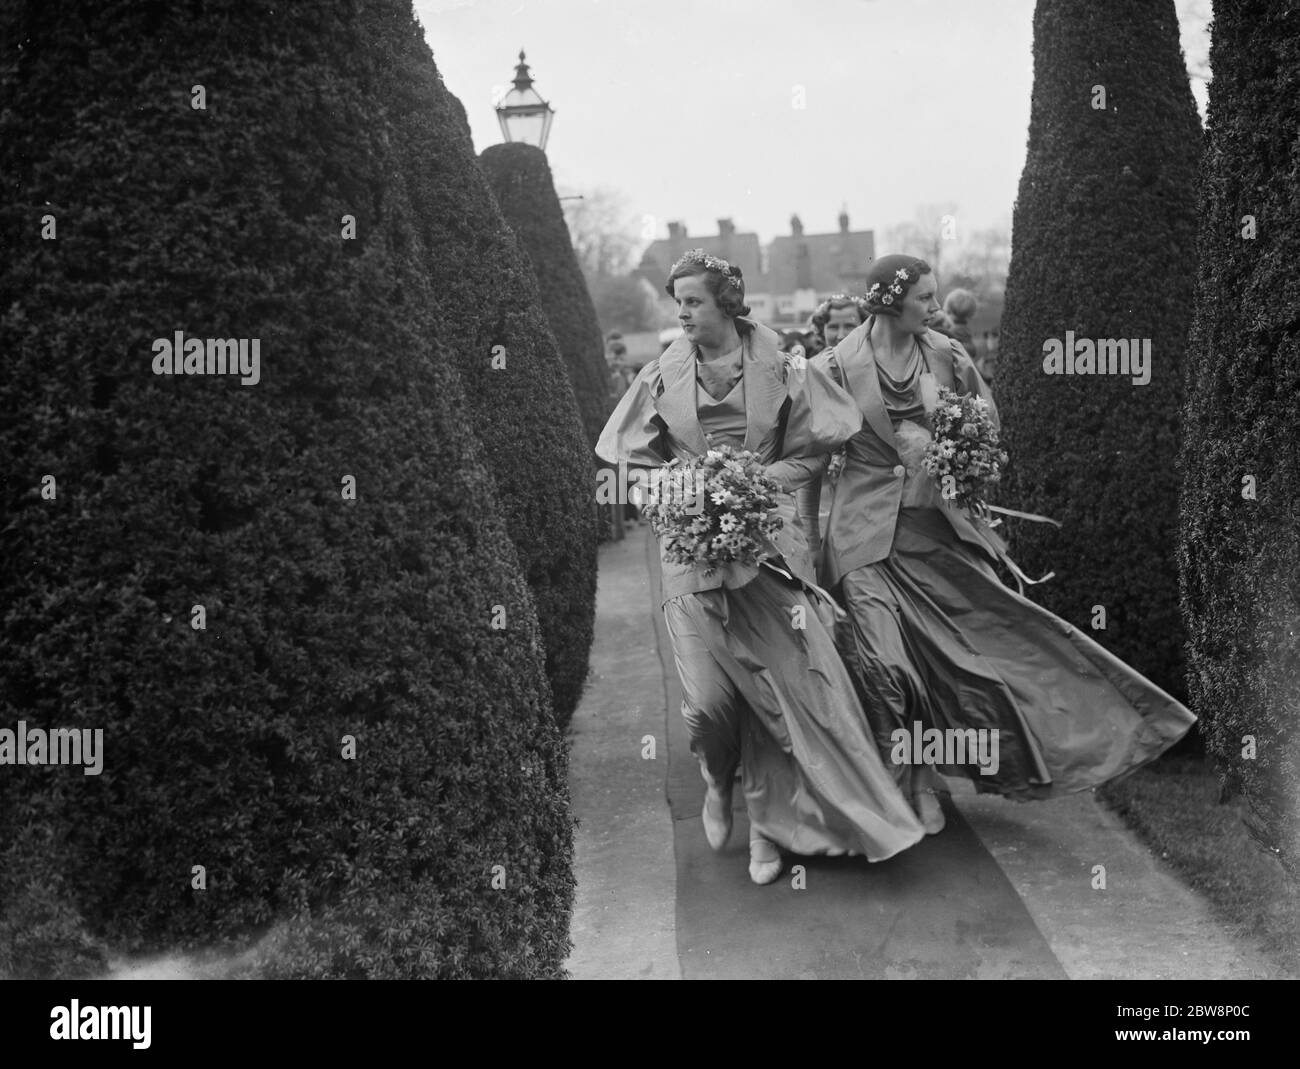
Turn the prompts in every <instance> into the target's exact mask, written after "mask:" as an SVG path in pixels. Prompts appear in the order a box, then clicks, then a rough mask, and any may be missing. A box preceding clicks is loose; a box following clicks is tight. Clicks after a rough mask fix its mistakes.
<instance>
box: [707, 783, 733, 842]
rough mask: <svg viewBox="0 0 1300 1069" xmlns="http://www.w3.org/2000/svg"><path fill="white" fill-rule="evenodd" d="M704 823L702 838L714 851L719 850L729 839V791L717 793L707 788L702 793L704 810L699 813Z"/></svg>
mask: <svg viewBox="0 0 1300 1069" xmlns="http://www.w3.org/2000/svg"><path fill="white" fill-rule="evenodd" d="M700 820H701V821H703V823H704V837H705V838H706V839H708V840H709V845H710V846H711V847H713V849H714V850H721V849H722V848H723V847H724V846H726V845H727V840H728V839H730V838H731V791H730V790H727V791H725V792H724V791H717V790H714V789H713V788H712V787H709V788H708V789H707V790H706V791H705V792H704V810H703V812H702V813H700Z"/></svg>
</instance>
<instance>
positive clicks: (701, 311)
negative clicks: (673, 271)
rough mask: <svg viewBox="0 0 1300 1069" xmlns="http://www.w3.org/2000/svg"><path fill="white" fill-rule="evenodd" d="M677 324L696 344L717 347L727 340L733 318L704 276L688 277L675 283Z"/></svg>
mask: <svg viewBox="0 0 1300 1069" xmlns="http://www.w3.org/2000/svg"><path fill="white" fill-rule="evenodd" d="M673 294H674V295H675V299H676V301H677V321H678V322H679V323H681V325H682V331H683V333H684V334H685V335H686V336H687V337H688V338H690V339H691V341H693V342H695V344H696V345H704V346H717V345H721V344H722V343H723V342H725V341H726V339H727V336H728V335H727V327H728V326H730V325H731V317H730V316H728V315H727V314H726V313H725V312H723V310H722V309H721V308H719V307H718V302H717V301H715V300H714V299H713V294H712V293H710V292H709V287H708V286H707V285H705V283H704V276H703V275H687V276H685V277H684V278H679V279H677V281H676V282H674V283H673Z"/></svg>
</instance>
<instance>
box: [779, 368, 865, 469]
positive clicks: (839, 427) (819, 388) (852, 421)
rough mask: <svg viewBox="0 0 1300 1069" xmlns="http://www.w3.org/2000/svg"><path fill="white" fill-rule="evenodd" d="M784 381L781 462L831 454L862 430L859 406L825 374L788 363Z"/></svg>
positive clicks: (817, 369)
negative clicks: (786, 401) (787, 403)
mask: <svg viewBox="0 0 1300 1069" xmlns="http://www.w3.org/2000/svg"><path fill="white" fill-rule="evenodd" d="M828 366H833V365H829V364H828ZM785 381H786V390H787V391H788V395H789V399H790V408H789V411H788V413H787V415H786V423H785V434H784V437H783V439H782V447H781V459H788V458H790V457H810V456H820V455H821V454H823V453H832V452H834V451H835V450H836V449H838V448H839V447H840V446H842V445H843V444H844V443H845V442H847V441H848V440H849V439H850V438H852V437H853V436H854V435H855V434H857V433H858V431H860V430H861V429H862V411H861V410H860V409H859V408H858V403H857V402H856V401H855V400H853V398H852V397H851V396H850V395H849V394H848V393H846V392H845V391H844V390H842V389H840V387H839V386H837V385H836V384H835V381H834V380H833V379H832V378H831V376H830V375H829V374H828V373H827V372H825V371H822V370H821V369H820V368H817V367H814V366H813V365H811V364H809V363H808V362H807V361H806V360H800V361H797V362H796V361H793V360H787V362H786V380H785Z"/></svg>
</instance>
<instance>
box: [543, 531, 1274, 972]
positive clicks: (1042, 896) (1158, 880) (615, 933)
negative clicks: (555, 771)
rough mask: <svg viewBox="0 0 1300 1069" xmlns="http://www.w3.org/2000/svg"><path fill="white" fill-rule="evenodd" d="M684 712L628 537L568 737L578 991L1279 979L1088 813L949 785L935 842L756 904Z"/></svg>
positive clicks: (780, 889) (845, 864)
mask: <svg viewBox="0 0 1300 1069" xmlns="http://www.w3.org/2000/svg"><path fill="white" fill-rule="evenodd" d="M680 701H681V694H680V688H679V685H678V682H677V677H676V670H675V668H674V666H673V660H672V650H671V648H670V647H669V645H668V639H667V635H666V634H665V633H664V632H663V629H662V614H661V613H660V612H659V595H658V561H657V557H656V555H655V550H654V543H653V541H652V540H651V538H650V536H649V531H648V529H647V528H645V527H633V528H632V529H631V530H630V531H629V537H628V538H626V539H625V540H623V541H621V542H613V543H608V544H606V545H604V546H602V548H601V557H600V584H599V592H598V604H597V619H596V643H595V647H594V649H593V652H592V662H591V676H590V678H589V680H588V683H587V689H586V691H585V692H584V696H583V700H582V703H581V705H580V706H579V708H578V710H577V712H576V713H575V715H574V718H573V728H572V734H573V752H572V758H571V762H570V775H571V784H572V792H573V804H574V810H575V815H576V816H577V818H578V821H579V825H578V831H577V857H576V871H577V880H578V895H577V901H576V905H575V910H574V917H573V927H572V938H573V942H574V951H573V954H572V955H571V956H570V958H569V961H568V968H569V971H570V974H571V975H572V976H573V977H574V978H575V979H634V978H659V979H668V978H688V979H689V978H728V977H752V978H788V979H818V978H821V979H830V978H858V977H862V978H878V979H922V978H934V979H939V978H965V979H993V978H1026V979H1027V978H1033V979H1103V978H1104V979H1126V978H1132V979H1202V978H1215V979H1248V978H1263V977H1270V976H1272V975H1274V973H1275V969H1274V968H1273V967H1272V965H1271V964H1270V963H1269V962H1268V961H1266V960H1264V959H1263V958H1262V957H1260V956H1259V955H1257V954H1256V953H1255V952H1254V951H1253V950H1251V949H1250V948H1247V947H1244V946H1242V945H1240V944H1239V943H1237V942H1236V941H1234V940H1233V939H1232V938H1231V937H1230V935H1229V934H1228V933H1227V932H1226V931H1225V930H1224V929H1223V927H1222V926H1221V925H1220V924H1219V923H1218V922H1217V921H1216V920H1215V919H1214V918H1213V917H1212V916H1211V914H1210V911H1209V908H1208V906H1207V905H1206V904H1205V903H1204V902H1203V901H1202V900H1201V899H1200V898H1199V897H1198V896H1197V895H1196V894H1194V893H1193V892H1192V891H1191V890H1189V889H1188V888H1187V887H1186V886H1184V885H1183V884H1182V883H1181V882H1180V881H1179V880H1178V878H1177V877H1176V876H1175V875H1174V874H1173V873H1172V871H1170V870H1168V869H1166V868H1165V867H1163V866H1162V865H1160V864H1159V863H1158V862H1157V861H1156V860H1155V859H1154V858H1152V856H1151V854H1150V853H1149V851H1148V850H1147V849H1146V848H1145V847H1144V846H1142V845H1141V843H1139V842H1138V841H1137V839H1136V838H1135V837H1134V836H1133V835H1132V833H1131V832H1129V831H1128V830H1127V829H1126V828H1125V827H1124V826H1123V825H1122V823H1121V822H1120V821H1119V819H1118V818H1117V817H1116V816H1114V815H1113V814H1112V813H1110V812H1109V811H1108V810H1107V809H1106V808H1105V807H1104V806H1102V805H1101V804H1100V803H1099V802H1097V801H1096V799H1095V798H1094V797H1093V796H1092V794H1091V793H1084V794H1080V795H1074V796H1072V797H1069V798H1064V799H1060V800H1056V801H1051V802H1039V803H1027V804H1023V805H1018V804H1016V803H1013V802H1008V801H1006V800H1004V799H1002V798H997V797H990V796H983V795H976V794H975V792H974V788H973V787H972V786H971V785H970V784H968V783H966V782H965V781H958V780H950V781H949V783H950V785H951V787H952V790H953V796H952V801H951V802H950V803H948V804H946V805H945V811H946V813H947V816H948V826H947V828H945V830H944V831H943V832H942V833H941V834H939V835H937V836H932V837H929V838H927V839H926V840H925V841H924V842H923V843H921V844H919V845H918V846H916V847H914V848H913V849H911V850H909V851H906V852H905V853H903V854H901V855H899V856H898V857H895V858H892V859H890V860H889V861H884V862H880V863H877V864H870V863H868V862H866V861H865V860H862V859H860V858H792V859H789V863H788V865H787V868H786V871H785V873H784V874H783V875H782V877H781V878H780V879H779V880H778V881H777V882H776V883H774V884H772V885H770V886H768V887H756V886H754V885H753V884H752V883H750V881H749V875H748V868H747V866H748V845H747V844H748V828H747V826H746V823H745V814H744V808H743V801H741V799H740V792H739V791H737V792H736V800H737V804H738V808H737V811H736V821H735V828H734V830H733V833H732V839H731V841H730V844H729V845H728V847H727V849H726V850H724V851H723V852H722V853H720V854H715V853H714V852H713V851H712V850H710V849H709V847H708V845H707V843H705V841H704V832H703V828H702V827H701V824H700V819H699V812H700V806H701V804H702V802H703V797H704V786H703V783H702V782H701V781H700V778H699V773H698V771H697V766H696V763H695V761H694V759H693V758H692V757H691V755H690V752H689V749H688V747H687V739H686V734H685V728H684V725H683V723H682V720H681V716H680V713H679V712H678V707H679V704H680ZM647 737H649V739H652V740H653V750H651V742H650V741H649V739H648V738H647ZM652 752H653V757H651V756H650V754H651V753H652ZM793 865H801V866H802V872H797V871H796V870H794V869H793V868H792V867H791V866H793ZM1097 866H1102V867H1103V868H1104V873H1105V887H1104V889H1103V888H1101V887H1094V884H1095V883H1097V882H1098V879H1097V875H1098V871H1099V870H1097V868H1096V867H1097Z"/></svg>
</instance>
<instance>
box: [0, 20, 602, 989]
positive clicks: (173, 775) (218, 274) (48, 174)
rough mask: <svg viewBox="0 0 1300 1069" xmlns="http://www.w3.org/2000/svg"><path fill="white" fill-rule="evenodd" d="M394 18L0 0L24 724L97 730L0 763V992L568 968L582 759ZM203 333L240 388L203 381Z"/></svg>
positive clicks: (7, 602) (7, 441)
mask: <svg viewBox="0 0 1300 1069" xmlns="http://www.w3.org/2000/svg"><path fill="white" fill-rule="evenodd" d="M376 10H377V9H375V8H370V9H368V11H369V12H370V13H371V14H370V15H367V16H366V17H365V18H363V17H362V15H360V14H359V13H358V6H357V5H356V4H354V3H351V2H349V0H329V2H326V3H322V4H317V5H312V6H310V7H309V8H301V9H299V8H295V7H294V6H293V5H289V6H285V5H281V4H276V5H274V6H272V5H269V4H263V3H247V2H245V0H202V2H199V0H188V2H178V3H174V4H169V5H164V4H147V5H141V4H138V3H135V2H132V0H119V2H114V3H111V4H108V5H103V6H101V8H100V9H98V10H97V11H96V12H95V14H94V18H93V20H92V19H90V17H89V16H88V15H87V13H86V9H85V6H84V5H82V4H78V3H74V2H71V0H30V2H28V3H24V4H10V5H6V6H5V7H4V8H3V12H2V13H0V38H3V39H4V40H5V41H6V42H11V43H12V44H13V50H12V51H11V52H10V54H9V55H8V56H7V57H6V61H5V64H6V65H5V66H4V67H3V69H2V70H0V175H3V176H4V183H5V184H4V188H3V197H2V198H0V236H2V237H3V246H4V248H5V255H4V258H3V260H0V349H2V350H3V351H4V352H5V354H6V360H5V366H4V371H3V378H2V379H0V413H3V422H0V473H3V479H4V483H3V502H2V505H3V515H4V520H5V522H4V524H3V525H2V526H0V560H3V561H5V562H6V565H5V567H4V569H3V571H0V606H3V620H2V627H3V630H2V631H0V728H5V729H10V730H13V729H14V728H15V727H16V725H17V724H18V722H19V721H21V722H23V725H24V727H25V729H26V730H29V731H30V730H33V729H39V730H50V729H55V728H81V729H86V730H88V731H94V730H102V732H103V747H102V757H103V766H102V770H101V771H100V774H98V775H83V774H82V772H81V770H80V769H77V768H45V767H31V766H28V767H11V766H5V768H4V772H3V775H0V812H2V813H3V814H4V819H3V821H0V972H5V973H9V974H13V975H37V974H39V975H52V974H73V975H76V974H78V973H84V972H86V971H92V970H93V967H94V966H95V964H96V957H97V955H100V954H102V951H103V948H104V947H107V948H110V949H113V950H118V951H137V950H139V951H143V950H157V949H162V948H164V947H169V946H172V945H175V944H177V943H179V944H180V945H182V946H199V945H208V944H213V943H218V944H220V943H227V942H236V941H242V940H245V939H248V938H251V937H253V936H254V935H256V934H258V933H260V932H263V931H266V930H267V929H268V928H271V929H272V931H273V933H275V938H273V939H272V940H270V942H269V944H268V945H269V946H270V947H271V948H272V956H271V958H270V960H269V961H268V962H267V965H266V967H267V969H268V970H269V971H270V972H272V973H273V974H276V975H296V976H335V977H338V976H348V977H434V976H443V977H460V976H519V977H522V976H556V975H559V974H560V972H561V971H562V962H563V960H564V958H565V957H566V954H567V950H568V937H567V931H568V913H569V909H570V907H571V902H572V890H573V878H572V873H571V864H570V863H571V823H570V819H569V816H568V806H567V787H566V784H565V767H564V764H565V752H564V743H563V740H562V738H561V737H560V735H559V732H558V731H557V727H556V723H555V719H554V715H553V712H552V710H551V707H550V694H549V686H548V684H547V680H546V677H545V675H544V670H543V663H542V655H541V646H540V639H539V631H538V626H537V620H536V617H535V614H534V610H533V603H532V598H531V595H530V593H529V590H528V587H527V584H526V582H525V580H524V576H523V574H522V571H521V567H520V560H519V558H518V556H517V554H516V552H515V549H514V546H513V543H512V542H511V540H510V539H509V538H508V536H507V534H506V531H505V529H504V523H503V518H502V516H503V512H502V509H501V508H500V507H499V503H498V501H497V499H496V496H495V483H494V481H493V479H492V478H491V476H490V475H489V472H488V470H487V468H486V466H485V463H484V455H483V450H482V447H481V444H480V442H479V441H478V439H477V438H476V436H475V433H474V428H473V425H472V423H471V422H470V420H469V419H467V418H466V412H467V410H468V406H467V404H466V399H465V396H464V391H463V388H462V385H461V383H460V382H459V379H458V376H457V373H456V372H455V370H454V366H453V360H452V358H451V357H450V355H449V354H448V353H447V351H446V348H445V343H444V341H443V340H442V339H441V338H440V336H439V323H438V320H437V318H436V316H435V314H434V311H435V298H436V296H437V294H436V290H435V285H436V281H435V280H434V279H433V278H431V276H430V274H429V263H430V257H429V256H428V254H427V252H426V250H425V249H424V248H423V246H422V237H421V233H420V230H421V228H420V227H419V226H417V225H416V215H415V213H414V210H413V206H412V203H411V196H410V193H409V191H408V189H407V188H406V182H405V180H404V178H403V175H402V171H401V165H402V160H401V158H400V157H399V155H398V154H397V152H396V151H395V148H394V146H395V143H396V141H397V140H398V136H399V132H398V131H397V130H396V128H395V127H394V126H393V125H392V124H391V122H390V121H389V119H388V117H387V114H386V108H385V106H384V102H383V101H382V99H381V98H380V97H379V96H378V95H377V94H376V92H375V86H376V85H378V84H379V83H380V81H381V79H382V77H383V72H385V71H386V69H387V67H388V57H387V56H386V55H384V54H382V53H380V52H377V51H376V50H375V48H374V47H373V44H372V41H373V36H372V31H373V28H374V27H373V22H372V20H371V16H372V15H373V13H374V12H375V11H376ZM386 14H387V16H388V17H389V18H390V19H391V20H393V25H394V26H396V27H398V28H399V29H400V30H401V31H404V32H408V33H409V32H411V31H412V29H413V27H414V22H413V18H412V15H411V11H410V7H409V4H403V5H392V6H391V7H389V8H388V9H387V10H386ZM471 177H472V180H473V181H474V182H475V183H476V185H475V186H474V189H475V191H476V192H475V193H473V194H471V196H472V197H473V196H478V195H480V194H479V193H478V192H477V191H478V190H480V189H481V179H480V178H479V177H478V176H477V174H472V176H471ZM445 203H446V207H447V210H449V211H450V210H452V209H453V207H454V204H455V191H454V190H450V191H448V193H447V200H446V202H445ZM496 225H497V227H498V228H503V227H504V223H502V222H500V221H499V220H498V221H497V223H496ZM497 255H498V252H497V250H495V249H488V250H485V252H484V253H483V257H484V260H485V265H484V273H485V274H486V275H487V276H488V277H493V278H500V277H509V276H510V274H511V272H512V271H516V267H515V261H513V260H510V259H503V260H499V261H498V260H497V259H496V257H497ZM466 297H467V298H468V299H470V300H473V301H476V302H477V303H478V304H479V305H480V306H482V307H491V306H492V305H493V302H494V301H497V300H499V292H498V290H497V288H496V283H495V282H494V284H493V285H491V286H485V287H484V289H482V290H473V289H470V290H468V291H467V292H466ZM519 300H522V301H525V302H526V300H527V297H526V296H525V297H524V298H522V299H519ZM522 307H524V308H528V307H530V306H528V305H527V304H526V303H525V304H523V305H522ZM530 314H532V315H533V316H534V317H540V316H541V313H540V311H539V310H537V309H536V308H535V306H534V307H532V311H531V313H530ZM177 332H183V335H184V338H187V339H195V340H197V341H198V342H199V343H200V348H199V353H200V357H201V360H200V362H198V363H195V362H194V361H193V360H192V359H191V358H192V356H193V354H192V353H190V352H189V351H188V347H182V348H183V351H182V352H180V353H178V354H177V356H178V358H179V359H180V361H181V366H180V368H179V369H177V368H173V370H174V371H177V372H178V373H174V374H160V373H159V370H160V366H161V357H162V355H163V352H164V351H165V345H164V344H163V343H173V342H174V341H175V339H176V333H177ZM209 338H212V339H225V338H232V339H244V340H245V341H248V340H252V341H255V342H257V343H258V345H259V360H258V364H257V365H256V369H255V373H254V374H251V375H238V374H229V373H227V374H192V373H191V374H181V373H179V372H180V371H186V370H188V371H190V372H194V371H197V370H204V371H206V370H208V368H207V367H206V366H205V364H204V363H203V362H202V360H214V357H215V355H216V354H215V351H214V348H213V347H212V346H211V345H207V344H204V339H209ZM251 353H252V349H251V345H250V347H249V356H250V358H251ZM214 364H215V361H214ZM522 364H523V366H522V367H520V368H519V369H518V373H519V374H520V376H521V377H523V376H524V375H525V374H526V371H527V367H528V362H527V361H526V360H525V361H523V362H522ZM251 366H252V364H251V359H250V361H249V364H248V365H246V366H245V367H244V368H243V369H242V370H244V371H247V370H248V369H249V367H251ZM212 370H216V368H215V366H214V367H213V368H212ZM576 452H577V451H576V450H575V453H576ZM578 457H579V459H582V456H581V454H578ZM498 624H500V625H504V626H495V625H498ZM498 874H502V875H503V876H504V879H495V877H496V876H497V875H498ZM277 922H282V923H277ZM98 960H99V962H100V963H102V960H103V959H102V956H101V957H99V959H98Z"/></svg>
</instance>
